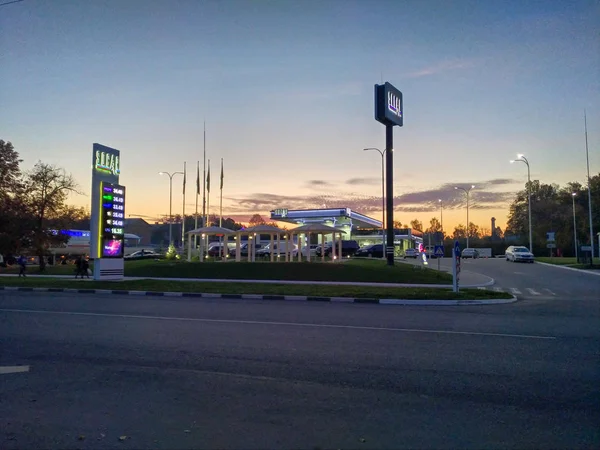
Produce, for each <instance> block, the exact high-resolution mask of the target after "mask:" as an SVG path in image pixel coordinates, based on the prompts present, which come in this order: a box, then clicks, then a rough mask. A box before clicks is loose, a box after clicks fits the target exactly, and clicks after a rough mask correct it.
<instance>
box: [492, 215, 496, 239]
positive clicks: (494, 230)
mask: <svg viewBox="0 0 600 450" xmlns="http://www.w3.org/2000/svg"><path fill="white" fill-rule="evenodd" d="M495 236H496V218H495V217H492V237H495Z"/></svg>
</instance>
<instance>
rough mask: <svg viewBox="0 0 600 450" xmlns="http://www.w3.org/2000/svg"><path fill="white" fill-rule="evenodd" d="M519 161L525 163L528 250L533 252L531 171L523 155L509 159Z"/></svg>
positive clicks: (511, 161) (512, 161)
mask: <svg viewBox="0 0 600 450" xmlns="http://www.w3.org/2000/svg"><path fill="white" fill-rule="evenodd" d="M517 161H520V162H522V163H525V164H527V202H528V206H527V209H528V210H529V251H530V252H532V253H533V237H532V236H533V230H532V229H531V171H530V170H529V161H527V158H525V155H523V154H521V153H519V154H518V155H517V159H511V160H510V163H511V164H512V163H514V162H517Z"/></svg>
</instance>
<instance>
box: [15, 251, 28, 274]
mask: <svg viewBox="0 0 600 450" xmlns="http://www.w3.org/2000/svg"><path fill="white" fill-rule="evenodd" d="M17 262H18V264H19V277H21V276H23V277H27V275H26V274H25V271H26V270H27V259H25V257H24V256H23V255H21V256H19V259H18V261H17Z"/></svg>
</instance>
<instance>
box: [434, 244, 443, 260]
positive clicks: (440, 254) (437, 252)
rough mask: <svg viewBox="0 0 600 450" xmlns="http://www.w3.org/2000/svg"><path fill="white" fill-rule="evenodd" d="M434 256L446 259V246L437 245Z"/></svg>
mask: <svg viewBox="0 0 600 450" xmlns="http://www.w3.org/2000/svg"><path fill="white" fill-rule="evenodd" d="M433 254H434V255H435V256H437V257H438V258H443V257H444V246H443V245H436V246H435V250H434V251H433Z"/></svg>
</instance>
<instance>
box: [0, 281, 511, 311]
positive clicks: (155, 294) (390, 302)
mask: <svg viewBox="0 0 600 450" xmlns="http://www.w3.org/2000/svg"><path fill="white" fill-rule="evenodd" d="M0 291H19V292H67V293H75V294H114V295H137V296H146V297H193V298H212V299H216V298H221V299H227V300H286V301H308V302H324V303H370V304H379V305H404V306H409V305H421V306H466V305H500V304H506V303H514V302H516V301H517V297H515V296H514V295H513V297H512V298H494V299H482V300H409V299H396V298H353V297H313V296H305V295H260V294H213V293H201V292H155V291H127V290H119V289H114V290H110V289H71V288H35V287H16V286H0Z"/></svg>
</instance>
